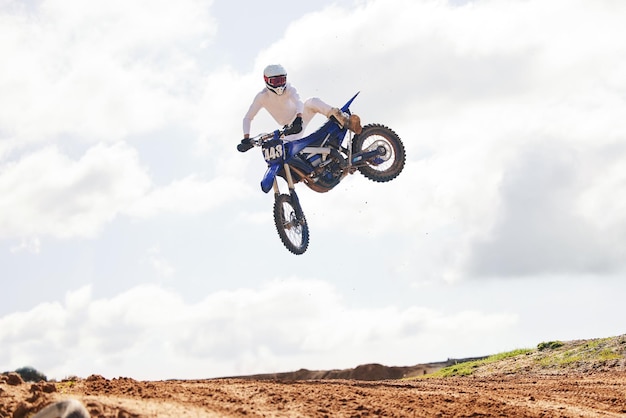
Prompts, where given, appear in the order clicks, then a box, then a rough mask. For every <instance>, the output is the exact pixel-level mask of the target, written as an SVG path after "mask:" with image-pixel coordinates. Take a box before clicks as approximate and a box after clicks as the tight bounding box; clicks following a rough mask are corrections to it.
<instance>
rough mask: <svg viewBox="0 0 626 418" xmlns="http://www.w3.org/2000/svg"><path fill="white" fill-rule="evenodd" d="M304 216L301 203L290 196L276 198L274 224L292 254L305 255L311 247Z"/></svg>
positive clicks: (284, 195) (282, 195) (283, 195)
mask: <svg viewBox="0 0 626 418" xmlns="http://www.w3.org/2000/svg"><path fill="white" fill-rule="evenodd" d="M298 212H299V213H301V214H302V209H301V208H300V203H299V202H298V201H297V200H296V199H292V197H291V196H290V195H288V194H281V195H278V196H276V200H275V201H274V223H275V224H276V230H277V231H278V236H279V237H280V240H281V241H282V242H283V244H284V245H285V247H287V249H288V250H289V251H291V252H292V253H294V254H296V255H299V254H303V253H304V252H305V251H306V249H307V247H308V246H309V225H308V224H307V223H306V218H305V217H304V214H302V215H301V216H300V217H298V215H297V213H298Z"/></svg>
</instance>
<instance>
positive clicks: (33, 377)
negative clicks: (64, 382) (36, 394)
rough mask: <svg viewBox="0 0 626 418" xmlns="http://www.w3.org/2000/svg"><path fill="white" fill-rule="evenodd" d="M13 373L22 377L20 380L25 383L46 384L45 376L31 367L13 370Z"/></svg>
mask: <svg viewBox="0 0 626 418" xmlns="http://www.w3.org/2000/svg"><path fill="white" fill-rule="evenodd" d="M15 373H17V374H19V375H20V376H22V379H24V381H25V382H42V381H43V382H47V381H48V378H47V377H46V375H45V374H43V373H41V372H40V371H38V370H36V369H35V368H33V367H20V368H19V369H17V370H15Z"/></svg>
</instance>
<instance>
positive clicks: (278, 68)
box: [263, 64, 287, 96]
mask: <svg viewBox="0 0 626 418" xmlns="http://www.w3.org/2000/svg"><path fill="white" fill-rule="evenodd" d="M263 78H264V79H265V85H266V86H267V88H268V89H269V90H271V91H273V92H274V93H276V94H278V95H279V96H280V95H281V94H283V93H284V92H285V87H286V85H287V70H285V68H284V67H283V66H282V65H280V64H272V65H268V66H267V67H265V70H263Z"/></svg>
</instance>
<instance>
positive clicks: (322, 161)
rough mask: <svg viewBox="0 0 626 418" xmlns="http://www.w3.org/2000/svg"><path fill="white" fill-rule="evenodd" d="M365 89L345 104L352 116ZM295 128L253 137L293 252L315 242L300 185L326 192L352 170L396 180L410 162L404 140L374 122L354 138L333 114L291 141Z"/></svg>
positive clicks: (265, 187) (265, 186)
mask: <svg viewBox="0 0 626 418" xmlns="http://www.w3.org/2000/svg"><path fill="white" fill-rule="evenodd" d="M358 94H359V93H357V94H355V95H354V96H353V97H352V98H351V99H350V100H348V102H347V103H346V104H345V105H343V107H342V108H341V110H342V111H343V112H345V113H346V114H348V115H350V114H351V113H350V105H351V104H352V102H353V101H354V99H355V98H356V97H357V96H358ZM289 130H290V127H289V126H285V127H284V128H283V129H279V130H275V131H273V132H270V133H265V134H260V135H257V136H255V137H252V138H250V145H251V146H257V147H261V150H262V153H263V157H264V158H265V161H266V162H267V171H266V172H265V175H264V176H263V179H262V180H261V190H263V192H265V193H268V192H269V191H270V190H272V189H273V190H274V223H275V225H276V230H277V231H278V235H279V237H280V240H281V241H282V243H283V244H284V246H285V247H286V248H287V249H288V250H289V251H290V252H292V253H293V254H296V255H299V254H303V253H304V252H305V251H306V250H307V248H308V246H309V225H308V223H307V221H306V217H305V216H304V213H303V211H302V207H301V206H300V201H299V200H298V195H297V194H296V191H295V185H296V184H297V183H300V182H302V183H304V184H305V185H306V186H308V187H309V188H310V189H311V190H314V191H316V192H319V193H325V192H328V191H330V190H331V189H332V188H334V187H335V186H337V184H339V182H341V180H343V179H344V178H345V177H346V176H347V175H348V174H354V173H355V172H356V171H359V172H360V173H361V174H362V175H363V176H365V177H366V178H368V179H370V180H372V181H375V182H388V181H390V180H393V179H394V178H396V177H397V176H398V175H399V174H400V172H401V171H402V169H403V168H404V163H405V158H406V157H405V150H404V144H403V143H402V141H401V140H400V137H399V136H398V135H397V134H396V133H395V132H394V131H393V130H391V129H390V128H388V127H386V126H384V125H381V124H377V123H373V124H368V125H365V126H363V130H362V131H361V133H359V134H356V135H354V136H353V133H352V132H351V131H349V130H348V129H347V128H346V127H343V128H342V127H341V125H340V124H339V122H338V121H337V120H336V119H335V118H334V117H332V116H331V118H330V119H329V120H328V121H327V122H326V123H325V124H324V125H322V126H321V127H320V128H319V129H318V130H317V131H315V132H313V133H311V134H310V135H308V136H306V137H304V138H301V139H297V140H294V141H286V140H285V139H284V138H285V137H286V136H287V135H288V134H289ZM277 177H281V178H283V179H284V180H285V181H286V182H287V186H288V188H289V193H288V194H284V193H281V191H280V189H279V187H278V181H277Z"/></svg>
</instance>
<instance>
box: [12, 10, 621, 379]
mask: <svg viewBox="0 0 626 418" xmlns="http://www.w3.org/2000/svg"><path fill="white" fill-rule="evenodd" d="M624 15H626V2H623V1H621V0H593V1H591V0H552V1H549V2H546V1H544V0H473V1H472V0H469V1H460V0H456V1H453V0H448V1H446V0H320V1H316V2H289V1H285V0H278V1H274V2H272V3H271V5H269V4H267V3H263V2H252V1H241V0H213V1H210V0H179V1H176V2H171V1H165V0H133V1H131V2H129V1H121V0H106V1H104V0H94V1H90V2H84V1H82V0H28V1H24V0H0V56H1V57H2V65H0V196H1V198H0V277H1V284H2V287H1V288H2V290H1V293H0V294H1V295H2V296H1V297H0V301H1V303H0V371H6V370H15V369H17V368H19V367H23V366H30V367H34V368H36V369H37V370H39V371H41V372H42V373H44V374H45V375H46V376H47V377H48V378H50V379H52V378H54V379H62V378H64V377H67V376H81V377H87V376H89V375H91V374H99V375H102V376H104V377H106V378H114V377H132V378H135V379H141V380H161V379H170V378H178V379H195V378H211V377H224V376H238V375H246V374H257V373H273V372H287V371H293V370H298V369H300V368H307V369H311V370H329V369H344V368H352V367H356V366H358V365H360V364H365V363H380V364H384V365H388V366H408V365H415V364H420V363H426V362H433V361H442V360H446V359H448V358H462V357H470V356H480V355H488V354H495V353H499V352H503V351H509V350H513V349H517V348H532V347H535V346H536V345H537V344H538V343H540V342H543V341H553V340H572V339H586V338H601V337H609V336H615V335H621V334H623V333H624V332H625V330H624V324H623V317H624V315H623V308H622V306H623V295H624V294H626V280H625V278H626V118H625V117H624V114H626V52H625V51H626V27H624V25H623V16H624ZM274 63H280V64H282V65H283V66H284V67H285V68H287V71H288V79H289V81H290V82H291V83H292V85H294V86H295V87H296V88H297V89H298V91H299V93H300V96H301V97H302V98H308V97H320V98H322V99H323V100H324V101H326V102H328V103H330V104H333V105H336V106H338V107H339V106H341V105H343V104H344V103H345V102H346V101H347V100H348V99H349V98H350V97H352V95H354V94H355V93H356V92H360V94H359V96H358V97H357V99H356V100H355V101H354V103H353V104H352V107H351V110H352V111H353V112H354V113H357V114H359V115H360V116H361V119H362V121H363V123H364V124H369V123H381V124H384V125H386V126H388V127H390V128H392V129H393V130H394V131H395V132H397V133H398V135H399V136H400V137H401V138H402V140H403V142H404V144H405V147H406V155H407V157H406V166H405V168H404V171H403V172H402V174H401V175H400V176H399V177H398V178H396V179H395V180H393V181H391V182H389V183H382V184H379V183H375V182H371V181H369V180H367V179H366V178H365V177H363V176H361V175H360V174H358V173H356V174H355V175H353V176H349V177H347V178H345V179H344V181H342V183H340V184H339V185H338V186H337V187H335V188H334V189H333V190H332V191H330V192H328V193H324V194H320V193H316V192H314V191H311V190H309V189H307V188H306V187H305V186H303V185H299V186H298V187H297V190H298V192H299V196H300V200H301V203H302V206H303V210H304V212H305V214H306V216H307V220H308V223H309V228H310V236H311V239H310V245H309V248H308V250H307V252H306V253H305V254H303V255H300V256H295V255H293V254H291V253H289V252H288V251H287V250H286V249H285V248H284V247H283V246H282V243H281V242H280V239H279V238H278V235H277V233H276V231H275V228H274V225H273V217H272V205H273V198H272V195H271V193H270V194H264V193H263V192H262V191H261V189H260V180H261V177H262V175H263V173H264V171H265V162H264V161H263V159H262V157H261V155H260V153H258V150H257V151H255V150H252V151H250V152H248V153H245V154H241V153H239V152H237V151H236V149H235V146H236V144H237V143H238V142H239V140H240V139H241V137H242V118H243V115H244V114H245V112H246V111H247V109H248V106H249V105H250V103H251V101H252V99H253V97H254V96H255V95H256V93H257V92H259V91H261V90H262V89H263V88H264V84H263V79H262V70H263V68H264V67H265V66H266V65H268V64H274ZM323 121H324V118H323V117H322V116H316V119H314V120H313V122H312V124H311V125H310V126H309V130H312V129H314V128H315V125H316V124H321V123H323ZM275 128H276V124H275V122H273V120H272V119H271V118H270V117H269V116H268V115H267V113H264V112H263V111H262V112H261V113H260V114H259V115H258V116H257V118H256V119H255V120H254V122H253V125H252V130H253V134H254V133H262V132H268V131H270V130H272V129H275ZM282 187H283V188H284V184H283V185H282Z"/></svg>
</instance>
